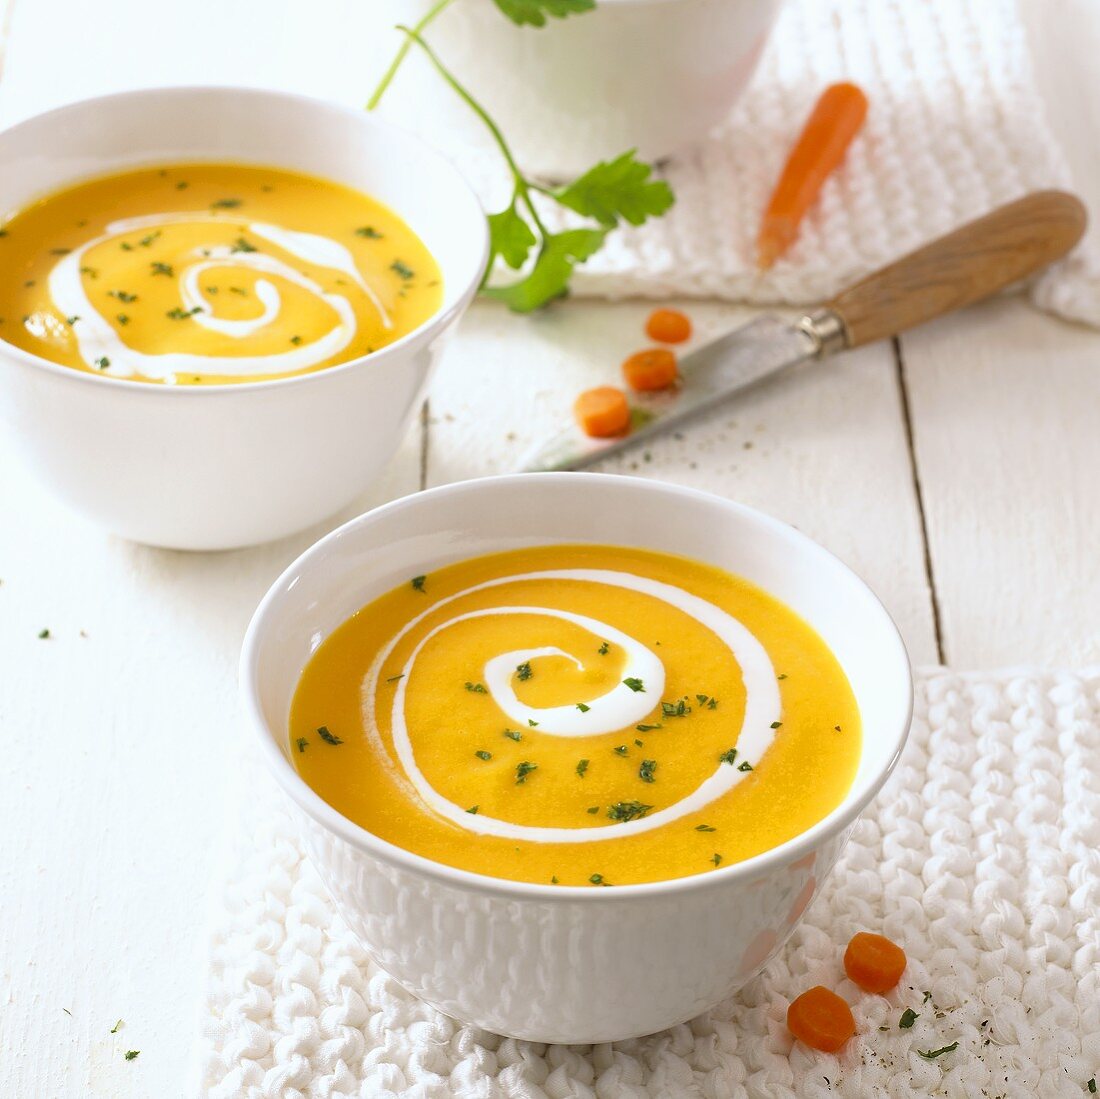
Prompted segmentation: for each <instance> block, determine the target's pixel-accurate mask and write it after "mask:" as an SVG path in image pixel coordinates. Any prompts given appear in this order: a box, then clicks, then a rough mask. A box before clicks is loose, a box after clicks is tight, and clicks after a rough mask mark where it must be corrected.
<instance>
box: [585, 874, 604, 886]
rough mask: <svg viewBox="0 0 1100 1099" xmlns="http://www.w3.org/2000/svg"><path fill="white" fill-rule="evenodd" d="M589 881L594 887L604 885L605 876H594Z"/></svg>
mask: <svg viewBox="0 0 1100 1099" xmlns="http://www.w3.org/2000/svg"><path fill="white" fill-rule="evenodd" d="M588 880H589V881H590V882H591V883H592V884H593V885H603V874H593V875H592V876H591V877H590V878H589V879H588Z"/></svg>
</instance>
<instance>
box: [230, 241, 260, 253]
mask: <svg viewBox="0 0 1100 1099" xmlns="http://www.w3.org/2000/svg"><path fill="white" fill-rule="evenodd" d="M229 251H230V254H232V253H233V252H255V251H258V249H257V248H256V246H255V245H254V244H251V243H249V241H247V240H246V239H245V238H244V237H237V239H236V240H235V241H234V242H233V247H232V248H230V249H229Z"/></svg>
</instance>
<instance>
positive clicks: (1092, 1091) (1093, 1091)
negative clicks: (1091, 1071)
mask: <svg viewBox="0 0 1100 1099" xmlns="http://www.w3.org/2000/svg"><path fill="white" fill-rule="evenodd" d="M1088 1087H1089V1095H1095V1094H1096V1077H1095V1076H1094V1077H1093V1078H1092V1079H1091V1080H1090V1081H1089V1084H1088Z"/></svg>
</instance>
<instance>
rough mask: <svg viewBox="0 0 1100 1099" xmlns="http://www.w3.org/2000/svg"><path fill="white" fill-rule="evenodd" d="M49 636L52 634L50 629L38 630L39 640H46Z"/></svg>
mask: <svg viewBox="0 0 1100 1099" xmlns="http://www.w3.org/2000/svg"><path fill="white" fill-rule="evenodd" d="M49 636H50V631H49V630H39V631H38V640H39V641H45V640H46V639H47V638H48V637H49Z"/></svg>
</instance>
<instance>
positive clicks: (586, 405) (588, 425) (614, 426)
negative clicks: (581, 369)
mask: <svg viewBox="0 0 1100 1099" xmlns="http://www.w3.org/2000/svg"><path fill="white" fill-rule="evenodd" d="M573 414H574V415H575V416H576V417H577V423H579V424H580V425H581V430H582V431H583V432H584V433H585V434H586V435H591V436H592V437H593V438H595V439H606V438H609V437H611V436H613V435H622V434H624V433H625V432H626V429H627V428H628V427H630V406H629V405H628V404H627V403H626V394H625V393H624V392H623V391H622V390H621V389H616V388H615V387H614V386H613V385H599V386H597V387H596V388H595V389H586V390H585V391H584V392H583V393H582V394H581V395H580V396H579V397H578V398H577V399H576V401H575V402H574V403H573Z"/></svg>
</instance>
